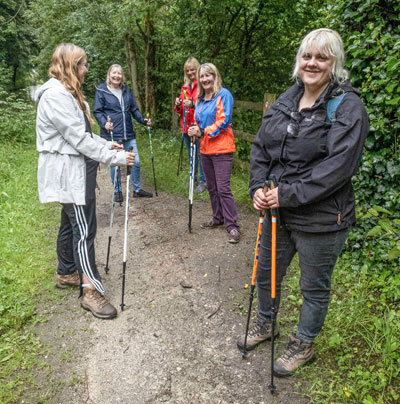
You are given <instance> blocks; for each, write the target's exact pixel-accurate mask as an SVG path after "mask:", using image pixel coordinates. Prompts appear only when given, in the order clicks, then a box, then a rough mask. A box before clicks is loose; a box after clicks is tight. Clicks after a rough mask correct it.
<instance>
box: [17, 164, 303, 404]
mask: <svg viewBox="0 0 400 404" xmlns="http://www.w3.org/2000/svg"><path fill="white" fill-rule="evenodd" d="M98 183H99V187H100V190H99V191H97V219H98V233H97V240H96V259H97V265H98V267H99V270H100V273H101V275H102V278H103V282H104V286H105V290H106V295H107V297H109V298H110V301H111V302H112V303H113V304H114V305H115V306H116V307H118V311H119V313H118V317H117V318H116V319H114V320H99V319H96V318H94V317H93V316H92V315H91V314H90V313H88V312H85V311H84V310H82V309H81V308H80V302H79V300H78V299H77V295H78V292H77V291H76V290H72V289H68V290H58V289H55V290H54V293H57V294H60V295H61V296H62V299H61V300H60V301H58V302H57V303H53V304H52V305H51V306H50V307H46V308H44V307H43V308H42V313H40V314H43V315H44V316H45V317H46V319H47V320H46V321H45V322H44V323H41V324H39V325H38V326H37V333H38V337H39V339H40V340H41V341H42V342H43V344H44V346H45V347H46V352H45V353H44V354H43V358H42V359H43V363H44V366H43V367H42V370H39V371H38V372H37V383H38V392H39V393H37V394H39V395H40V397H41V399H40V400H41V401H35V402H43V403H44V402H46V403H51V404H53V403H54V404H55V403H72V404H81V403H82V404H83V403H89V404H114V403H121V404H141V403H143V404H145V403H171V404H172V403H185V404H186V403H187V404H188V403H190V404H192V403H193V404H197V403H199V404H200V403H212V404H214V403H215V404H216V403H238V404H239V403H246V404H247V403H249V404H250V403H265V404H267V403H281V404H285V403H287V404H289V403H295V404H297V403H298V404H303V403H307V402H309V399H307V398H306V397H304V396H303V395H302V394H301V393H299V392H298V388H296V387H295V385H296V384H297V383H298V382H299V378H298V377H292V378H289V379H275V383H276V386H277V393H276V394H275V395H274V396H271V394H270V392H269V390H268V385H269V382H270V371H269V369H270V345H269V343H266V344H264V345H263V346H261V347H259V348H257V349H256V350H255V351H252V352H250V353H249V354H248V356H247V358H246V359H245V360H244V359H242V356H241V354H240V352H239V350H238V349H237V347H236V339H237V337H238V336H241V335H243V334H244V328H245V321H246V316H245V315H243V313H241V305H245V307H247V305H248V297H249V289H247V290H246V289H244V285H245V284H246V283H250V282H249V280H250V276H251V268H252V260H253V251H254V244H255V237H256V232H257V229H256V226H257V215H256V214H255V213H254V212H249V211H246V210H239V222H240V225H241V232H242V240H241V242H240V243H239V244H236V245H231V244H229V243H228V242H227V233H226V231H225V229H224V228H217V229H210V230H204V229H201V228H200V224H201V223H202V222H204V221H205V220H207V219H208V218H209V217H211V207H210V205H209V203H207V202H200V201H195V204H194V208H193V232H192V233H191V234H190V233H189V232H188V230H187V222H188V202H187V198H186V197H182V196H176V195H169V194H167V193H165V192H159V195H158V197H153V198H151V199H146V198H134V199H132V198H131V207H130V215H129V238H128V245H129V248H128V250H129V251H128V255H127V274H126V291H125V303H126V308H125V310H124V311H123V312H121V311H120V308H119V304H120V303H121V273H122V246H123V228H124V212H125V209H124V205H123V206H119V205H117V206H116V211H115V218H114V231H113V238H112V251H111V258H110V272H109V274H108V275H105V274H104V266H105V262H106V252H107V242H108V233H109V216H110V204H111V200H110V199H111V192H112V189H111V183H110V180H109V174H108V170H107V169H106V168H105V167H103V166H102V167H101V171H100V172H99V174H98ZM145 188H146V189H149V187H145ZM124 189H125V188H124ZM290 327H291V325H289V324H285V323H283V324H282V329H281V333H282V337H281V338H280V339H279V341H278V344H277V352H278V353H279V352H281V351H282V348H283V347H284V344H285V343H286V340H287V333H288V330H289V328H290ZM23 402H25V403H28V402H30V400H29V398H28V397H26V398H25V400H24V401H23Z"/></svg>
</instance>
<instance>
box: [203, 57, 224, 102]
mask: <svg viewBox="0 0 400 404" xmlns="http://www.w3.org/2000/svg"><path fill="white" fill-rule="evenodd" d="M202 72H204V73H209V74H212V75H213V76H214V88H213V97H215V96H216V95H217V94H218V92H219V90H221V88H222V79H221V75H220V74H219V71H218V69H217V68H216V67H215V65H213V64H212V63H203V64H202V65H200V67H199V70H198V72H197V77H198V79H199V80H198V84H197V86H198V88H199V90H198V96H197V98H201V97H204V94H205V92H204V88H203V86H202V85H201V83H200V74H201V73H202Z"/></svg>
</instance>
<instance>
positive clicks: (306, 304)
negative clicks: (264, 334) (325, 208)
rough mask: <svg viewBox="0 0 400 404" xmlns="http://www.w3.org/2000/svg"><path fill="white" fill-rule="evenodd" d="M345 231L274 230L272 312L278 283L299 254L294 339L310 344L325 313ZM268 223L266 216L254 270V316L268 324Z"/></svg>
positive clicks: (269, 294) (269, 309) (269, 234)
mask: <svg viewBox="0 0 400 404" xmlns="http://www.w3.org/2000/svg"><path fill="white" fill-rule="evenodd" d="M348 233H349V229H344V230H340V231H335V232H329V233H306V232H302V231H297V230H292V231H290V230H287V229H286V228H285V227H283V226H282V227H280V226H279V225H278V227H277V237H276V299H275V306H276V309H278V308H279V302H280V296H281V284H282V280H283V278H284V276H285V275H286V270H287V268H288V267H289V265H290V262H291V261H292V259H293V257H294V255H295V254H296V252H297V253H298V254H299V266H300V273H301V274H300V291H301V293H302V295H303V305H302V307H301V310H300V319H299V323H298V326H297V331H296V337H297V338H300V339H301V340H302V341H304V342H305V343H311V342H313V340H314V338H315V337H316V336H317V335H318V334H319V332H320V331H321V328H322V326H323V324H324V321H325V316H326V313H327V311H328V305H329V296H330V291H331V277H332V272H333V268H334V267H335V263H336V260H337V258H338V256H339V254H340V251H341V250H342V247H343V245H344V243H345V241H346V239H347V236H348ZM270 268H271V221H270V218H269V217H268V213H267V214H266V217H265V220H264V225H263V233H262V238H261V246H260V254H259V262H258V270H257V297H258V314H259V316H260V317H261V318H262V319H264V320H266V321H268V322H270V321H271V297H270V296H271V283H270V280H271V272H270Z"/></svg>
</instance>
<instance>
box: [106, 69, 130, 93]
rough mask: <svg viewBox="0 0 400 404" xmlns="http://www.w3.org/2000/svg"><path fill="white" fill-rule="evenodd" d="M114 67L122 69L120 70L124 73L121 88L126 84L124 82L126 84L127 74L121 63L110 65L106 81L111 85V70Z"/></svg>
mask: <svg viewBox="0 0 400 404" xmlns="http://www.w3.org/2000/svg"><path fill="white" fill-rule="evenodd" d="M114 68H117V69H120V70H121V73H122V80H121V83H120V85H119V88H122V87H123V86H124V84H125V74H124V71H123V70H122V67H121V65H118V64H113V65H111V66H110V67H109V69H108V72H107V78H106V83H107V85H108V86H111V71H112V69H114Z"/></svg>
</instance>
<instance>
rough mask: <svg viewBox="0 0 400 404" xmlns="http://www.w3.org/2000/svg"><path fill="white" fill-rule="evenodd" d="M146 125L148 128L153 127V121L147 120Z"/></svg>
mask: <svg viewBox="0 0 400 404" xmlns="http://www.w3.org/2000/svg"><path fill="white" fill-rule="evenodd" d="M146 125H147V126H151V125H152V122H151V119H150V118H146Z"/></svg>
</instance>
